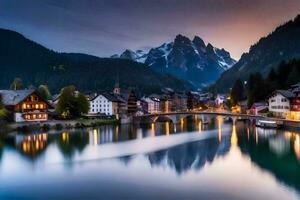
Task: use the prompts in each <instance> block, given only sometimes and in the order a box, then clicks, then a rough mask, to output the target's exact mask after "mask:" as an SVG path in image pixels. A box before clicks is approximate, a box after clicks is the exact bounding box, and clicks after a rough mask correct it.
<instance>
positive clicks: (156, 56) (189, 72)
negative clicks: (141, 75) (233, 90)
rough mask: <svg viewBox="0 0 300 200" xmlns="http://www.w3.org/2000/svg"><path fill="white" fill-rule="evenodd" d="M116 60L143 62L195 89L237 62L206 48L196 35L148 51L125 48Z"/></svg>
mask: <svg viewBox="0 0 300 200" xmlns="http://www.w3.org/2000/svg"><path fill="white" fill-rule="evenodd" d="M115 56H116V55H115ZM119 57H120V58H123V59H129V60H134V61H137V62H141V63H145V64H147V65H149V66H150V67H151V68H153V69H155V70H156V71H158V72H160V73H163V74H165V73H167V74H173V75H175V76H176V77H178V78H180V79H184V80H187V81H189V82H190V83H192V84H193V85H195V86H196V87H202V86H204V85H207V84H209V83H212V82H214V81H216V80H217V79H218V78H219V76H220V75H221V73H223V72H224V71H226V70H228V69H229V68H230V67H231V66H232V65H234V64H235V63H236V61H235V60H234V59H232V58H231V57H230V54H229V52H227V51H226V50H224V49H218V48H216V47H214V46H212V45H211V44H207V45H205V43H204V41H203V40H202V39H201V38H200V37H198V36H195V37H194V39H193V40H192V41H191V40H190V39H189V38H187V37H185V36H182V35H177V36H176V38H175V40H174V41H173V42H170V43H164V44H163V45H161V46H159V47H157V48H152V49H151V50H150V51H149V52H144V51H141V50H137V51H132V50H128V49H127V50H125V51H124V52H123V53H122V54H121V55H120V56H119Z"/></svg>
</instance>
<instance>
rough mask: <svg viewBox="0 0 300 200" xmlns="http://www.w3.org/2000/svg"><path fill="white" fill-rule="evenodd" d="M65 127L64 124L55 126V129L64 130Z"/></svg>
mask: <svg viewBox="0 0 300 200" xmlns="http://www.w3.org/2000/svg"><path fill="white" fill-rule="evenodd" d="M63 128H64V127H63V125H62V124H55V129H56V130H58V131H59V130H62V129H63Z"/></svg>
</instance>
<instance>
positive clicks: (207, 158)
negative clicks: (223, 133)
mask: <svg viewBox="0 0 300 200" xmlns="http://www.w3.org/2000/svg"><path fill="white" fill-rule="evenodd" d="M229 149H230V140H229V138H228V137H227V139H224V140H222V142H221V143H219V142H218V140H217V139H209V140H204V141H199V142H192V143H187V144H184V145H179V146H175V147H172V148H169V149H167V150H162V151H158V152H154V153H150V154H148V159H149V162H150V164H151V165H154V166H160V165H162V166H164V165H165V164H166V165H167V166H168V167H169V168H170V169H173V170H175V171H176V173H177V174H182V173H184V172H187V171H189V170H191V169H194V170H199V169H201V168H202V167H203V166H204V165H205V164H206V163H207V162H208V163H211V162H213V160H214V158H215V157H216V156H224V155H226V153H227V152H228V151H229Z"/></svg>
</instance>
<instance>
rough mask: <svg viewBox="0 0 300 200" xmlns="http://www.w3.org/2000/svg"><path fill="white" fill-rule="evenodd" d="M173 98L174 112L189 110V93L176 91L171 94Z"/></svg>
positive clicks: (172, 108)
mask: <svg viewBox="0 0 300 200" xmlns="http://www.w3.org/2000/svg"><path fill="white" fill-rule="evenodd" d="M171 98H172V107H171V110H172V112H180V111H187V99H188V97H187V95H185V94H179V93H174V94H172V95H171Z"/></svg>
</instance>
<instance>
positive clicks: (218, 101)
mask: <svg viewBox="0 0 300 200" xmlns="http://www.w3.org/2000/svg"><path fill="white" fill-rule="evenodd" d="M225 101H226V95H222V94H218V95H217V97H216V99H215V103H216V105H217V106H220V105H222V104H223V103H224V102H225Z"/></svg>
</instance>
